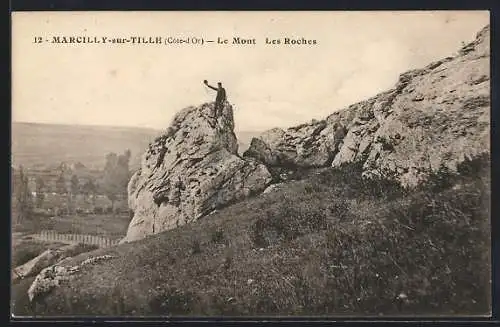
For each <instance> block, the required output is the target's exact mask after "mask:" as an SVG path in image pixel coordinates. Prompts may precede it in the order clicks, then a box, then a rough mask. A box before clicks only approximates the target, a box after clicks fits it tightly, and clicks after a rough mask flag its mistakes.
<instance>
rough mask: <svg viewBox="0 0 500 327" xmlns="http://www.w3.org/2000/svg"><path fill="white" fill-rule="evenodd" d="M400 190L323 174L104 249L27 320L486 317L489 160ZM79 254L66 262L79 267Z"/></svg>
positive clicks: (349, 172) (22, 299)
mask: <svg viewBox="0 0 500 327" xmlns="http://www.w3.org/2000/svg"><path fill="white" fill-rule="evenodd" d="M461 173H462V177H460V178H458V177H454V176H452V175H450V174H448V173H447V172H445V171H441V172H439V173H438V174H436V176H433V178H432V180H431V183H430V184H429V185H428V186H426V187H423V188H421V189H419V190H416V191H412V192H406V191H405V190H403V189H401V188H400V187H398V186H397V185H396V184H395V183H392V182H387V181H376V180H375V181H368V180H364V179H361V178H360V177H359V167H356V166H347V167H343V168H341V169H339V170H331V169H329V170H325V171H320V172H317V175H316V174H312V176H311V177H308V178H306V179H304V180H301V181H294V182H290V183H288V184H287V185H286V188H283V189H278V190H276V191H274V192H270V193H266V194H262V195H259V196H256V197H254V198H251V199H249V200H247V201H244V202H241V203H237V204H235V205H232V206H230V207H227V208H225V209H222V210H220V211H218V212H217V213H215V214H213V215H211V216H209V217H207V218H204V219H201V220H199V221H197V222H195V223H192V224H189V225H185V226H182V227H180V228H177V229H174V230H171V231H167V232H164V233H161V234H157V235H154V236H150V237H148V238H146V239H144V240H141V241H138V242H134V243H129V244H122V245H119V246H116V247H112V248H106V249H100V250H97V251H95V252H93V255H103V254H109V255H112V256H114V257H115V258H114V259H112V260H110V261H107V262H103V263H100V264H98V265H95V266H91V267H89V268H87V269H86V270H85V271H83V272H82V274H81V275H80V276H79V277H78V278H77V279H73V280H71V282H70V283H69V284H68V285H64V286H62V287H59V288H57V289H55V291H54V292H53V293H51V294H50V295H48V297H47V298H45V299H44V300H43V303H40V305H38V307H37V308H36V311H30V309H29V308H28V304H27V299H26V295H25V292H26V289H27V287H29V282H28V281H23V283H20V284H19V285H15V288H14V292H13V294H14V304H15V308H16V310H17V311H16V312H15V313H16V314H18V315H23V314H33V313H34V312H36V314H40V315H114V316H116V315H162V316H170V315H196V316H205V315H224V316H235V315H237V316H240V315H261V316H276V315H335V316H342V315H353V314H355V315H366V316H382V315H383V316H400V315H414V314H425V315H427V316H432V315H447V314H462V315H471V314H473V315H484V314H489V308H490V304H491V303H490V285H491V284H490V283H491V275H490V250H489V246H490V242H489V222H490V220H489V204H490V203H489V201H490V182H489V180H490V179H489V178H490V177H489V161H488V160H487V159H484V160H478V161H473V162H468V163H466V164H465V165H462V167H461ZM83 258H84V256H80V257H76V258H74V260H73V262H69V263H68V265H70V264H75V263H77V262H79V260H80V261H81V260H82V259H83Z"/></svg>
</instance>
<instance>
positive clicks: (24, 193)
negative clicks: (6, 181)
mask: <svg viewBox="0 0 500 327" xmlns="http://www.w3.org/2000/svg"><path fill="white" fill-rule="evenodd" d="M12 191H13V194H14V209H15V211H16V212H15V213H13V218H14V220H15V223H18V224H20V223H23V222H24V221H25V220H26V219H28V218H30V217H31V214H32V211H33V199H32V196H31V192H30V191H29V188H28V177H27V176H26V174H25V173H24V169H23V167H22V166H20V167H19V172H18V174H17V176H16V174H14V178H13V182H12Z"/></svg>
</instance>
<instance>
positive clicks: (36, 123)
mask: <svg viewBox="0 0 500 327" xmlns="http://www.w3.org/2000/svg"><path fill="white" fill-rule="evenodd" d="M10 124H11V126H12V125H13V124H33V125H58V126H81V127H102V128H114V129H119V128H131V129H148V130H152V131H156V132H162V131H164V129H162V128H158V127H146V126H133V125H105V124H102V125H100V124H78V123H73V124H72V123H56V122H53V123H51V122H34V121H20V120H16V121H15V120H11V121H10ZM265 130H266V129H263V130H238V131H236V130H235V131H234V132H235V133H239V132H243V133H245V132H250V133H254V132H258V133H261V132H263V131H265Z"/></svg>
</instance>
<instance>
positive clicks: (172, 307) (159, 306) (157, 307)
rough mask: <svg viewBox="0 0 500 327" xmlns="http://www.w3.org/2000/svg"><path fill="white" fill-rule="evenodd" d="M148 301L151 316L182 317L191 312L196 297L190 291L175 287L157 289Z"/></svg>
mask: <svg viewBox="0 0 500 327" xmlns="http://www.w3.org/2000/svg"><path fill="white" fill-rule="evenodd" d="M155 293H156V294H155V295H154V296H153V297H152V298H151V299H150V300H149V302H148V305H149V311H150V313H151V314H154V315H160V316H170V315H183V314H188V313H189V312H190V311H191V310H192V306H193V304H194V303H195V302H197V297H196V296H195V294H193V293H192V292H190V291H183V290H181V289H178V288H175V287H169V288H166V289H159V290H157V291H156V292H155Z"/></svg>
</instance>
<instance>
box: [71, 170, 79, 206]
mask: <svg viewBox="0 0 500 327" xmlns="http://www.w3.org/2000/svg"><path fill="white" fill-rule="evenodd" d="M79 193H80V180H79V179H78V176H76V175H73V176H71V181H70V195H69V200H70V205H71V208H72V209H73V207H74V205H75V196H76V195H78V194H79Z"/></svg>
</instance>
